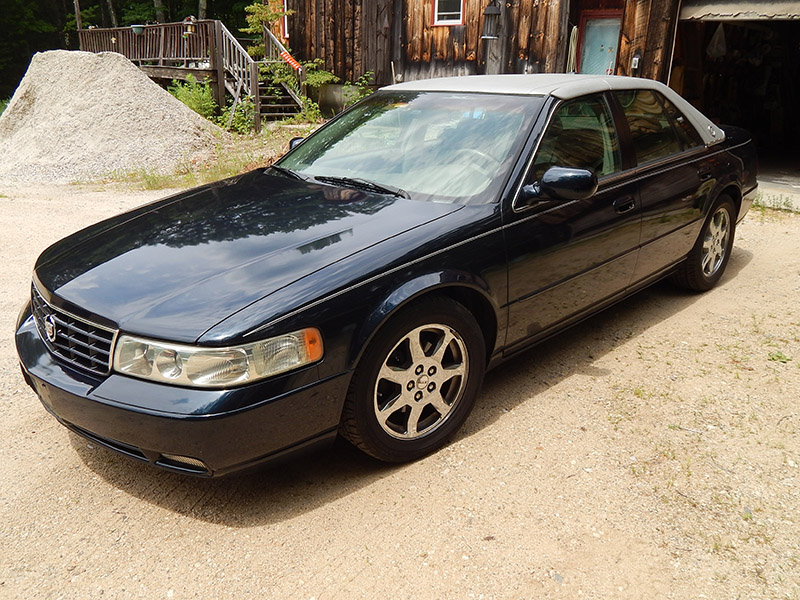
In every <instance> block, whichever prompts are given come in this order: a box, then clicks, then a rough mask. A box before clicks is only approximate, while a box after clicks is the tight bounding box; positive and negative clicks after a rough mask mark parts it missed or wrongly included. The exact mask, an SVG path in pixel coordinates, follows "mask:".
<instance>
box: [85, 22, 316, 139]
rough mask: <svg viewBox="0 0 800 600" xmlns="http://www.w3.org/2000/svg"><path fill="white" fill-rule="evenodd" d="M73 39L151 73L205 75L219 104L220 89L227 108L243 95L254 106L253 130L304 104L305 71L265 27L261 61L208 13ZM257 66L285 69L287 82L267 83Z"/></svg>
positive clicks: (156, 76)
mask: <svg viewBox="0 0 800 600" xmlns="http://www.w3.org/2000/svg"><path fill="white" fill-rule="evenodd" d="M78 39H79V41H80V48H81V50H85V51H87V52H118V53H120V54H122V55H123V56H125V57H127V58H128V59H129V60H130V61H132V62H133V63H134V64H136V65H137V66H139V68H140V69H142V71H144V72H145V73H146V74H147V75H148V76H149V77H151V78H153V79H161V80H172V79H180V80H186V78H187V76H188V75H189V74H192V75H193V76H194V77H195V78H196V79H198V80H204V79H206V80H209V81H211V82H212V84H213V86H214V90H215V95H216V100H217V104H219V106H225V104H226V95H225V93H226V91H227V93H228V94H230V96H231V97H232V98H233V107H234V108H233V111H231V112H232V113H233V112H235V110H236V108H237V106H238V104H239V103H240V102H241V100H242V98H243V97H244V96H249V97H250V98H251V99H252V101H253V104H254V105H255V109H256V114H255V128H256V131H260V130H261V121H262V120H278V119H285V118H287V117H291V116H292V115H294V114H297V113H298V112H300V111H301V110H302V108H303V105H304V98H305V93H306V90H305V72H304V70H303V68H302V66H301V65H300V64H299V63H298V62H297V61H296V60H294V58H292V57H291V55H290V54H289V52H288V51H287V50H286V48H285V47H284V46H283V45H282V44H281V43H280V41H279V40H278V39H277V38H276V37H275V36H274V35H273V34H272V32H271V31H270V30H269V29H268V28H266V27H264V45H265V48H266V57H265V60H263V61H255V60H253V58H252V57H251V56H250V55H249V54H248V53H247V51H246V50H245V49H244V48H243V47H242V45H241V44H240V43H239V41H238V40H237V39H236V38H235V37H234V36H233V34H231V32H230V31H229V30H228V28H227V27H225V25H224V24H223V23H222V22H221V21H217V20H210V19H205V20H196V19H191V18H189V19H186V20H184V21H183V22H181V23H161V24H156V25H136V26H131V27H114V28H107V29H81V30H79V31H78ZM263 67H266V68H264V69H263V70H264V71H269V70H270V69H273V68H280V69H283V70H284V71H285V70H286V69H289V72H291V73H292V77H291V78H289V82H288V83H281V84H279V86H270V85H269V84H265V83H264V82H262V81H261V79H262V77H261V73H262V68H263ZM276 87H277V92H276ZM231 118H232V117H231Z"/></svg>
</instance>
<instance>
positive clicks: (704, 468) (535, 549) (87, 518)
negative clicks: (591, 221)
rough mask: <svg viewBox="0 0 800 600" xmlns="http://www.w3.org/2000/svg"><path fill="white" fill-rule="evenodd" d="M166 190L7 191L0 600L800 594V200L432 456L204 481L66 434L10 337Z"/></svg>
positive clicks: (353, 457) (501, 374)
mask: <svg viewBox="0 0 800 600" xmlns="http://www.w3.org/2000/svg"><path fill="white" fill-rule="evenodd" d="M165 193H166V192H163V191H162V192H135V193H132V192H129V191H125V190H121V189H119V188H115V187H76V186H64V187H59V186H50V187H41V186H40V187H25V186H9V185H5V186H0V205H2V211H0V236H2V244H1V245H0V251H1V252H2V256H1V257H0V261H1V262H2V265H3V268H2V270H0V282H2V285H1V286H0V330H2V331H3V332H4V335H2V336H0V389H1V390H2V395H1V396H0V397H1V398H2V402H3V410H2V411H1V412H0V431H2V441H0V540H2V542H0V544H1V545H2V552H0V597H1V598H4V599H5V598H8V599H17V598H19V599H26V600H27V599H34V598H47V599H51V598H52V599H56V598H65V599H66V598H75V599H88V598H100V597H103V598H147V599H157V598H176V599H179V598H220V599H221V598H237V599H242V598H263V599H267V598H276V599H284V598H298V599H309V598H317V599H333V598H341V599H351V598H393V599H394V598H415V599H419V598H570V599H577V598H602V599H606V598H646V599H652V598H676V599H687V598H719V599H732V598H741V599H745V598H747V599H756V598H775V599H777V598H800V470H798V464H800V408H798V398H799V397H800V370H799V369H798V367H800V308H799V307H798V299H799V298H800V251H799V250H800V214H792V213H779V212H771V211H764V210H755V211H752V212H751V214H750V215H749V216H748V218H747V219H746V220H745V222H744V223H743V224H742V225H741V226H740V228H739V231H738V235H737V242H736V247H735V249H734V252H733V255H732V258H731V262H730V265H729V267H728V271H727V273H726V275H725V277H724V279H723V280H722V282H721V284H720V286H719V287H718V288H717V289H715V290H713V291H711V292H709V293H707V294H703V295H692V294H687V293H684V292H682V291H678V290H676V289H674V288H672V287H671V286H670V285H669V284H667V283H663V284H658V285H656V286H655V287H653V288H651V289H650V290H647V291H645V292H643V293H640V294H638V295H637V296H635V297H633V298H631V299H629V300H627V301H625V302H623V303H621V304H619V305H617V306H616V307H614V308H612V309H610V310H608V311H606V312H605V313H603V314H602V315H600V316H597V317H595V318H593V319H592V320H590V321H588V322H586V323H585V324H583V325H582V326H580V327H578V328H575V329H573V330H571V331H569V332H567V333H566V334H564V335H562V336H561V337H560V338H558V339H557V340H554V341H551V342H548V343H546V344H545V345H542V346H539V347H538V348H536V349H534V350H532V351H530V352H528V353H527V354H525V355H524V356H522V357H521V358H519V359H517V360H516V361H515V362H513V363H509V364H507V365H505V366H503V367H501V368H499V369H496V370H495V371H493V372H492V373H490V374H489V375H488V377H487V381H486V384H485V386H484V389H483V392H482V393H481V395H480V397H479V399H478V403H477V406H476V409H475V411H474V412H473V414H472V416H471V417H470V418H469V420H468V421H467V423H466V426H465V428H464V429H463V431H462V432H461V433H460V434H459V435H458V437H457V438H456V439H455V440H453V442H452V443H451V444H450V445H449V446H447V447H446V448H445V449H443V450H442V451H440V452H438V453H437V454H435V455H433V456H430V457H428V458H426V459H424V460H420V461H419V462H416V463H413V464H409V465H403V466H386V465H382V464H377V463H375V462H373V461H372V460H370V459H367V458H365V457H362V456H361V455H359V453H358V452H356V451H354V450H352V449H351V448H350V447H348V446H347V445H346V444H342V445H341V446H339V447H336V448H334V449H333V450H332V451H330V452H328V453H326V454H321V455H317V456H314V457H312V458H306V459H301V460H299V461H297V462H294V463H291V464H289V465H286V466H283V467H282V468H281V469H280V470H277V471H262V472H258V473H255V474H251V475H247V476H239V477H234V478H228V479H220V480H203V479H193V478H186V477H182V476H178V475H174V474H171V473H166V472H162V471H159V470H157V469H155V468H152V467H149V466H147V465H142V464H139V463H136V462H134V461H131V460H129V459H126V458H123V457H120V456H117V455H115V454H113V453H111V452H108V451H105V450H103V449H101V448H97V447H95V446H94V445H92V444H90V443H88V442H87V441H85V440H83V439H81V438H78V437H75V436H72V435H71V434H69V433H68V432H67V430H66V429H64V428H63V427H62V426H60V425H59V424H58V423H57V422H56V421H55V420H54V419H53V418H52V417H50V416H49V415H48V414H47V413H46V412H45V411H44V409H43V408H42V407H41V405H40V404H39V401H38V400H37V398H36V397H35V395H34V394H33V393H32V392H31V391H30V390H29V389H28V388H27V387H26V385H25V384H24V382H23V380H22V377H21V376H20V373H19V367H18V365H17V359H16V355H15V351H14V347H13V340H12V337H13V336H12V332H13V328H14V321H15V318H16V315H17V312H18V310H19V309H20V307H21V305H22V303H23V301H24V300H25V298H26V296H27V294H28V290H29V278H30V271H31V268H32V266H33V263H34V260H35V258H36V256H37V255H38V254H39V252H40V251H41V250H43V249H44V248H45V247H46V246H47V245H48V244H49V243H51V242H53V241H55V240H56V239H58V238H59V237H62V236H63V235H65V234H67V233H69V232H71V231H73V230H76V229H78V228H79V227H82V226H84V225H87V224H89V223H91V222H94V221H96V220H99V219H100V218H102V217H105V216H109V215H111V214H114V213H117V212H119V211H121V210H123V209H125V208H128V207H133V206H136V205H138V204H141V203H143V202H146V201H149V200H151V199H155V198H157V197H160V196H163V195H165Z"/></svg>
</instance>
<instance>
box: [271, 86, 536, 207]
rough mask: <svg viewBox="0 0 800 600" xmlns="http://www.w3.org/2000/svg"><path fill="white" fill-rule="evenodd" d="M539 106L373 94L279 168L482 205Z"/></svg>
mask: <svg viewBox="0 0 800 600" xmlns="http://www.w3.org/2000/svg"><path fill="white" fill-rule="evenodd" d="M542 103H543V99H542V98H541V97H536V96H514V95H500V94H473V93H450V92H391V91H381V92H376V93H375V94H372V95H371V96H369V97H368V98H366V99H365V100H363V101H362V102H360V103H359V104H358V105H356V106H355V107H354V108H353V109H351V110H350V111H348V112H346V113H344V114H342V115H341V116H340V117H338V118H336V119H334V120H333V121H331V122H330V123H329V124H328V125H326V126H325V127H324V128H322V129H321V130H319V131H318V132H317V133H316V134H314V135H313V136H311V137H310V138H309V139H308V140H306V141H305V142H303V144H301V145H300V146H298V147H297V148H295V150H294V151H292V152H290V153H289V154H287V155H286V156H285V157H284V158H283V159H281V160H280V161H279V162H278V166H279V167H282V168H283V169H290V170H291V171H294V172H295V173H297V174H299V175H301V176H303V177H304V178H311V177H313V178H318V179H319V181H320V182H324V183H331V184H340V185H354V186H356V185H359V184H360V185H364V186H366V185H369V184H368V183H366V182H370V183H371V184H376V185H377V186H381V187H382V188H384V190H383V191H384V192H385V193H396V194H398V195H406V196H408V197H411V198H413V199H416V200H427V201H433V202H458V203H488V202H492V201H494V200H495V199H496V198H497V196H498V194H499V193H500V190H501V188H502V186H503V184H504V182H505V180H506V177H507V176H508V173H509V171H510V169H511V168H512V166H513V163H514V160H513V158H514V157H515V156H516V155H517V154H518V152H519V151H520V148H521V147H522V144H523V143H524V142H525V138H526V136H527V134H528V132H529V131H530V127H531V123H532V122H533V120H534V119H535V118H536V116H537V114H538V112H539V110H540V109H541V106H542ZM354 180H355V181H354ZM376 189H377V188H375V187H373V191H375V190H376Z"/></svg>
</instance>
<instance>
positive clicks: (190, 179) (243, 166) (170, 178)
mask: <svg viewBox="0 0 800 600" xmlns="http://www.w3.org/2000/svg"><path fill="white" fill-rule="evenodd" d="M316 127H317V125H314V124H304V125H289V126H287V125H270V126H267V127H265V128H264V130H263V131H262V132H261V133H260V134H251V135H234V136H232V140H231V141H228V142H221V143H220V144H219V145H218V146H217V147H216V148H215V149H214V152H213V153H212V155H211V156H210V157H209V158H208V160H204V161H195V162H187V163H186V164H183V165H181V166H180V167H178V169H176V171H175V172H174V173H158V172H154V171H148V170H140V171H129V172H125V173H111V174H110V175H109V177H107V178H105V179H106V180H111V181H119V182H123V183H127V184H129V185H131V186H132V187H134V188H139V189H143V190H162V189H167V188H191V187H195V186H198V185H203V184H206V183H210V182H212V181H218V180H220V179H226V178H228V177H234V176H235V175H240V174H241V173H246V172H247V171H252V170H253V169H258V168H264V167H268V166H269V165H271V164H272V163H273V162H275V161H276V160H277V159H278V158H280V157H281V156H282V155H283V154H284V153H285V152H286V151H287V150H288V148H289V140H291V139H292V138H293V137H298V136H305V135H308V134H309V133H310V132H311V131H313V129H314V128H316Z"/></svg>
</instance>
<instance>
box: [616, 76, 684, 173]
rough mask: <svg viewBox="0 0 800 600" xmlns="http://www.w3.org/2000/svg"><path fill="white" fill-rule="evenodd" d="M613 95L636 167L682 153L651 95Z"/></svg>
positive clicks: (627, 92)
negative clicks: (629, 137) (633, 151)
mask: <svg viewBox="0 0 800 600" xmlns="http://www.w3.org/2000/svg"><path fill="white" fill-rule="evenodd" d="M615 94H616V96H617V99H618V100H619V103H620V104H621V105H622V110H623V111H624V113H625V118H626V119H627V121H628V127H629V128H630V131H631V136H632V137H633V146H634V149H635V150H636V163H637V164H639V165H642V164H645V163H648V162H652V161H654V160H659V159H661V158H666V157H668V156H671V155H673V154H677V153H678V152H680V151H681V150H683V148H684V145H683V144H682V143H681V140H680V139H679V138H678V133H677V132H676V130H675V128H674V127H673V126H672V122H671V120H670V118H669V116H668V115H667V113H666V111H665V110H664V108H663V107H662V105H661V102H659V99H658V98H657V97H656V95H655V93H654V92H652V91H650V90H624V91H618V92H615Z"/></svg>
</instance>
